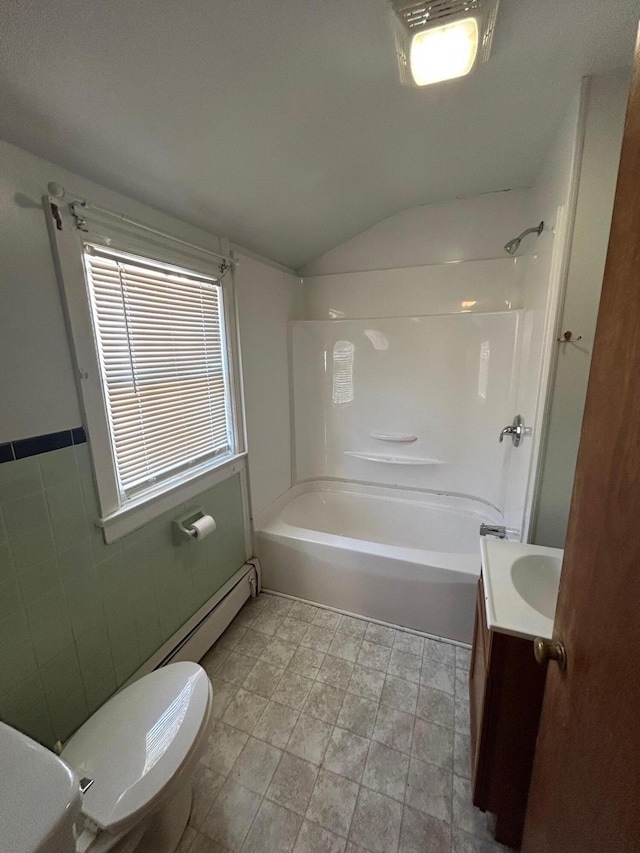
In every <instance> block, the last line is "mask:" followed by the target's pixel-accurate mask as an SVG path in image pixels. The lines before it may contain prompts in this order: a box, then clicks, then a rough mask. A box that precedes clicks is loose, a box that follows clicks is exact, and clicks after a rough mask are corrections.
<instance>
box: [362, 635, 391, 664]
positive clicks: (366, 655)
mask: <svg viewBox="0 0 640 853" xmlns="http://www.w3.org/2000/svg"><path fill="white" fill-rule="evenodd" d="M390 657H391V649H390V648H387V647H386V646H380V645H378V644H377V643H371V642H369V641H368V640H363V641H362V646H361V647H360V651H359V652H358V665H359V666H366V667H369V669H375V670H378V671H379V672H386V671H387V667H388V666H389V658H390Z"/></svg>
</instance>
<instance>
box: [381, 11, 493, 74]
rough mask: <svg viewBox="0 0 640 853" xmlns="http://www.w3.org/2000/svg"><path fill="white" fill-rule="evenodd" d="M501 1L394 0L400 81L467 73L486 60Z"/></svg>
mask: <svg viewBox="0 0 640 853" xmlns="http://www.w3.org/2000/svg"><path fill="white" fill-rule="evenodd" d="M499 2H500V0H432V2H422V3H416V2H407V0H392V7H393V11H394V12H395V16H396V50H397V54H398V63H399V66H400V79H401V80H402V82H403V83H406V84H408V85H413V86H428V85H430V84H431V83H439V82H441V81H442V80H451V79H453V78H455V77H464V76H465V75H467V74H470V73H471V72H472V71H473V70H474V69H475V68H476V67H477V66H478V65H480V64H481V63H483V62H486V61H487V59H488V58H489V53H490V52H491V42H492V40H493V31H494V28H495V23H496V16H497V14H498V4H499Z"/></svg>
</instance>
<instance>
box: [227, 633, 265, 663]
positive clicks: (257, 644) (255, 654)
mask: <svg viewBox="0 0 640 853" xmlns="http://www.w3.org/2000/svg"><path fill="white" fill-rule="evenodd" d="M269 642H270V640H269V637H268V636H267V635H266V634H260V633H259V632H258V631H254V630H253V629H252V628H249V629H248V630H247V631H246V633H245V634H244V635H243V637H242V639H241V640H240V641H239V642H238V645H237V646H236V647H235V650H234V651H236V652H239V653H240V654H243V655H248V656H249V657H252V658H259V657H260V655H261V654H262V652H263V651H264V650H265V649H266V648H267V646H268V645H269Z"/></svg>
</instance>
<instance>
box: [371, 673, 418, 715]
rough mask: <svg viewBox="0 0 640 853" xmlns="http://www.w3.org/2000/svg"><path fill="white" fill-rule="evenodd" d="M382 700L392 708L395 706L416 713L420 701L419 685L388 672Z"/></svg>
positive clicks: (406, 711) (406, 712)
mask: <svg viewBox="0 0 640 853" xmlns="http://www.w3.org/2000/svg"><path fill="white" fill-rule="evenodd" d="M380 702H381V703H382V704H383V705H388V706H389V707H390V708H395V709H396V711H404V713H405V714H415V712H416V704H417V702H418V685H417V684H414V683H413V682H411V681H405V680H404V678H396V677H395V676H393V675H389V673H387V677H386V679H385V683H384V687H383V688H382V695H381V697H380Z"/></svg>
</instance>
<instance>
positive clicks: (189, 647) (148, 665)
mask: <svg viewBox="0 0 640 853" xmlns="http://www.w3.org/2000/svg"><path fill="white" fill-rule="evenodd" d="M260 577H261V572H260V563H259V561H258V560H257V559H256V558H252V559H251V560H248V561H247V562H246V563H245V564H244V565H243V566H242V567H241V568H240V569H238V571H237V572H236V573H235V574H234V575H233V577H231V578H229V580H228V581H227V582H226V584H224V586H223V587H222V588H221V589H219V590H218V592H217V593H216V594H215V595H213V596H212V597H211V598H210V599H209V600H208V601H206V602H205V603H204V604H203V605H202V607H201V608H200V609H199V610H197V611H196V612H195V613H194V614H193V616H192V617H191V618H190V619H189V620H188V621H187V622H185V624H184V625H183V626H182V627H181V628H179V629H178V630H177V631H176V633H175V634H173V636H171V637H169V639H168V640H167V642H166V643H164V644H163V645H162V646H161V647H160V648H159V649H158V651H157V652H155V653H154V654H153V655H152V656H151V657H150V658H149V659H148V660H146V661H145V662H144V663H143V664H142V666H141V667H140V668H139V669H138V670H136V672H134V673H133V675H132V676H131V678H129V679H128V681H127V682H126V683H125V684H123V685H122V687H121V688H120V689H121V690H122V689H123V688H124V687H126V686H127V685H128V684H132V683H133V682H134V681H137V680H138V679H139V678H141V677H142V676H143V675H146V674H147V673H148V672H151V671H152V670H154V669H158V668H159V667H161V666H165V665H166V664H168V663H173V662H176V661H181V660H191V661H196V662H197V661H199V660H200V659H201V658H202V657H203V655H205V654H206V653H207V652H208V651H209V649H210V648H211V646H212V645H213V644H214V643H215V641H216V640H217V639H218V637H219V636H220V635H221V634H222V633H223V632H224V631H225V630H226V629H227V627H228V626H229V624H230V623H231V621H232V620H233V618H234V617H235V616H236V614H237V613H238V611H239V610H240V608H241V607H242V606H243V604H244V603H245V601H246V600H247V599H248V598H250V597H251V596H255V595H257V594H258V593H259V592H260V586H261V584H260Z"/></svg>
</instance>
